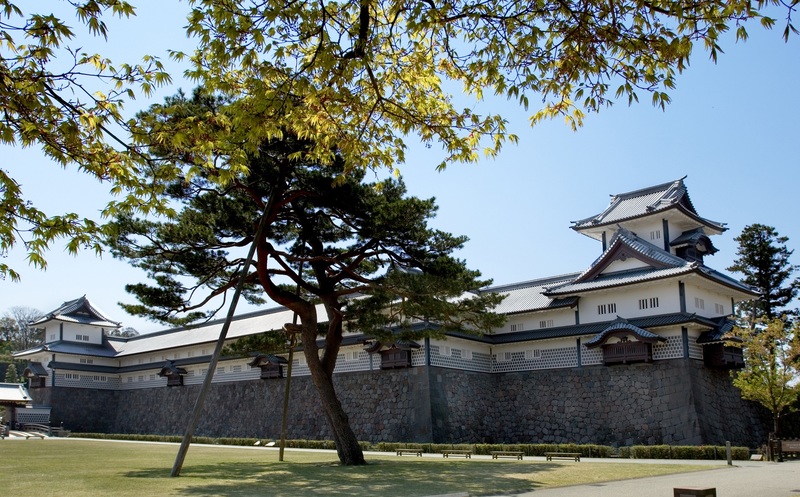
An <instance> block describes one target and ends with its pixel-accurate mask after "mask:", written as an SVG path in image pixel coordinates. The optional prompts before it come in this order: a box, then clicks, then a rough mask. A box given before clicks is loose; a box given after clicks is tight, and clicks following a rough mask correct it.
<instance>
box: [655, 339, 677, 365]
mask: <svg viewBox="0 0 800 497" xmlns="http://www.w3.org/2000/svg"><path fill="white" fill-rule="evenodd" d="M665 338H666V339H667V341H666V342H659V343H654V344H653V360H654V361H658V360H661V359H680V358H681V357H683V339H682V338H681V337H680V336H669V337H665Z"/></svg>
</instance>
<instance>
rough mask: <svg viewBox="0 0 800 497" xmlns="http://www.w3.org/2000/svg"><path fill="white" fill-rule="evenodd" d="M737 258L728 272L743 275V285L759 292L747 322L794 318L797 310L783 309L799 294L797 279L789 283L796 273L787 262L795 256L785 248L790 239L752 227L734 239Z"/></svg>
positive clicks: (750, 308) (757, 226) (769, 230)
mask: <svg viewBox="0 0 800 497" xmlns="http://www.w3.org/2000/svg"><path fill="white" fill-rule="evenodd" d="M734 240H736V241H737V242H738V243H739V248H738V250H737V252H736V253H737V255H738V256H739V257H738V258H737V259H736V260H735V261H734V263H733V265H732V266H730V267H729V268H728V271H733V272H737V273H741V274H743V275H744V277H743V278H742V282H744V283H746V284H748V285H752V286H754V287H756V288H758V290H759V291H760V292H761V298H760V299H759V301H758V302H755V303H754V305H752V306H745V307H746V309H748V310H749V314H750V315H749V316H747V318H748V320H749V321H750V322H751V323H753V322H755V320H757V319H760V318H762V317H763V318H766V320H768V321H771V320H773V319H776V318H779V317H781V315H783V314H786V315H796V314H797V310H796V309H786V306H788V305H789V304H790V303H791V302H792V300H794V299H795V297H797V294H798V291H799V290H800V279H798V278H795V279H792V278H791V276H792V273H793V272H794V271H795V270H797V268H798V266H795V265H793V264H791V263H790V262H789V257H790V256H791V255H792V253H793V252H794V251H793V250H789V249H788V248H787V247H786V242H788V241H789V239H788V238H787V237H785V236H780V235H779V234H778V232H777V231H776V230H775V228H773V227H771V226H765V225H763V224H752V225H749V226H746V227H745V228H744V230H742V234H741V235H739V236H738V237H736V238H735V239H734Z"/></svg>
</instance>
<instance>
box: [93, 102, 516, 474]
mask: <svg viewBox="0 0 800 497" xmlns="http://www.w3.org/2000/svg"><path fill="white" fill-rule="evenodd" d="M168 103H169V105H168V106H166V107H165V108H161V107H155V108H154V109H153V113H155V114H158V113H159V112H161V111H162V110H166V111H167V113H166V114H164V115H162V117H163V120H159V119H160V118H157V119H155V120H154V121H152V122H153V123H154V124H153V125H154V126H157V125H158V124H159V123H160V124H161V125H162V126H163V127H164V128H165V129H164V130H162V131H164V132H166V130H167V129H168V128H169V127H170V126H172V125H174V124H175V123H176V122H177V124H178V125H180V123H182V122H184V120H183V119H177V120H176V121H173V120H171V117H172V116H174V115H175V112H178V111H179V110H180V109H181V108H182V109H183V110H182V112H184V113H186V114H187V115H188V114H192V113H193V114H195V115H202V116H204V117H203V120H204V121H206V122H209V121H219V120H222V119H223V118H224V114H225V112H227V111H228V110H229V107H228V105H227V104H225V105H221V104H220V102H219V101H218V100H216V99H213V98H207V97H203V95H202V94H200V93H196V94H195V97H194V98H193V99H192V100H191V101H188V100H185V99H184V97H182V96H181V95H179V96H177V97H175V98H173V99H170V101H169V102H168ZM315 147H316V145H315V144H313V143H311V142H308V141H305V140H301V139H298V138H296V137H294V136H292V135H291V134H289V133H286V134H285V135H284V137H283V139H280V140H278V139H275V140H272V141H269V142H264V143H262V146H261V147H260V149H259V150H258V154H257V155H251V156H250V160H249V163H248V165H249V167H248V173H247V174H240V175H237V176H235V177H232V178H231V179H230V182H229V184H228V186H227V187H225V188H221V187H219V186H218V184H217V183H215V182H214V181H213V179H212V178H210V177H209V176H213V175H214V174H228V172H227V171H229V170H228V169H227V164H226V161H228V160H229V159H230V157H229V156H226V155H224V154H223V155H221V156H219V157H217V163H219V164H220V166H219V170H218V171H216V170H209V169H207V170H205V172H202V173H198V174H187V175H186V176H185V178H184V179H183V180H181V181H178V182H174V183H172V184H170V185H169V187H168V189H167V191H168V192H169V193H170V195H171V200H172V202H173V203H174V204H175V205H180V207H181V209H180V211H179V212H178V214H177V216H176V217H175V218H174V219H170V220H167V221H164V222H157V221H154V220H148V219H135V218H132V217H129V216H123V217H120V218H119V219H118V220H117V221H116V222H115V223H114V224H113V225H112V226H111V229H110V230H109V234H110V236H109V240H108V243H109V245H110V247H111V250H112V253H113V254H114V255H115V256H116V257H120V258H124V259H127V260H129V261H131V263H132V264H133V265H135V266H137V267H140V268H143V269H145V270H146V271H147V272H148V274H149V275H150V277H151V278H153V280H154V282H155V284H154V285H148V284H135V285H128V286H126V290H127V291H129V292H131V293H132V294H134V295H135V296H136V298H137V299H138V300H139V302H140V304H136V305H123V307H124V308H125V309H126V310H127V311H128V312H131V313H134V314H139V315H143V316H148V317H151V318H156V319H159V320H162V321H168V322H173V323H184V322H187V321H190V320H196V319H199V318H204V317H208V316H209V315H210V314H211V313H213V312H214V310H213V309H212V310H211V311H209V310H204V307H206V306H207V305H208V304H209V303H210V302H211V301H212V299H213V298H214V297H216V296H222V297H224V296H225V295H226V294H227V293H228V292H229V291H232V290H233V288H234V286H235V285H236V282H237V277H238V276H239V275H240V274H241V272H242V271H246V272H247V276H246V281H247V285H246V287H245V289H244V292H243V294H242V295H243V297H244V298H245V299H247V300H249V301H251V302H263V299H264V295H265V294H266V296H267V297H269V298H270V299H271V300H273V301H275V302H277V303H278V304H280V305H283V306H285V307H287V308H288V309H291V310H292V311H294V312H295V313H296V314H297V316H298V319H299V322H300V325H301V327H302V332H301V344H302V348H303V352H304V355H305V358H306V362H307V364H308V367H309V370H310V373H311V377H312V380H313V382H314V385H315V387H316V389H317V391H318V393H319V396H320V399H321V405H322V408H323V411H324V413H325V416H326V418H327V421H328V424H329V426H330V428H331V432H332V434H333V438H334V441H335V443H336V449H337V452H338V455H339V459H340V461H341V462H342V463H343V464H361V463H363V462H364V457H363V453H362V451H361V448H360V447H359V445H358V441H357V439H356V437H355V435H354V433H353V431H352V429H351V427H350V424H349V421H348V417H347V414H346V413H345V411H344V409H343V408H342V405H341V403H340V402H339V400H338V398H337V396H336V392H335V389H334V385H333V381H332V375H333V371H334V368H335V366H336V360H337V355H338V352H339V349H340V346H341V343H342V339H343V331H344V329H345V327H347V328H348V329H350V330H353V331H361V332H365V333H368V334H369V335H371V336H373V337H376V338H379V339H380V338H383V339H384V340H387V341H392V340H396V339H399V338H412V337H420V336H423V335H435V336H441V335H443V334H444V333H445V332H447V331H456V330H458V331H466V332H473V333H477V332H488V331H490V330H492V329H493V328H495V327H496V326H499V325H500V324H502V322H503V320H504V318H503V317H502V316H499V315H496V314H494V313H492V312H489V309H491V308H493V307H494V306H495V305H496V304H497V303H498V302H499V301H500V300H501V297H500V296H499V295H495V294H476V293H468V292H470V291H472V290H475V289H477V288H480V287H482V286H485V285H486V284H488V283H489V282H488V281H482V280H480V279H479V277H480V273H478V272H477V271H471V270H469V269H467V267H466V264H465V263H464V261H461V260H458V259H455V258H453V257H452V255H451V254H452V252H453V251H455V250H457V249H459V248H460V247H461V246H462V245H463V243H464V242H465V241H466V239H465V238H463V237H456V236H452V235H450V234H448V233H445V232H442V231H438V230H433V229H430V228H429V227H428V226H427V223H428V220H429V219H430V218H431V217H432V216H433V215H434V213H435V212H436V207H435V204H434V201H433V200H432V199H428V200H421V199H417V198H414V197H407V196H406V190H405V187H404V185H403V183H402V181H399V180H392V179H389V180H385V181H379V182H377V183H367V182H364V181H363V180H364V172H363V171H360V170H352V171H350V173H349V174H344V173H345V171H347V170H348V169H349V168H348V166H347V163H346V158H345V157H343V156H342V155H341V154H339V153H338V152H337V151H335V150H333V151H332V152H331V153H332V154H333V161H332V162H331V163H330V164H328V165H323V164H320V163H317V162H314V161H311V160H309V159H308V157H310V156H313V154H311V153H310V151H311V150H312V149H314V148H315ZM226 150H227V149H226ZM161 152H162V154H163V155H164V156H165V157H166V159H165V160H166V161H177V162H175V163H174V167H185V168H186V170H187V172H196V170H194V169H192V162H190V161H189V160H188V159H189V158H190V157H191V154H190V153H187V152H185V151H183V150H180V149H174V150H170V149H169V148H167V147H163V148H162V149H161ZM181 159H187V160H186V161H185V162H181ZM262 215H263V216H266V220H267V227H266V230H265V232H264V235H263V236H262V237H261V238H260V239H257V240H254V236H255V232H256V225H257V224H258V223H259V219H260V218H261V217H262ZM251 243H256V244H257V252H256V253H257V260H256V261H255V262H254V263H253V265H252V266H250V267H242V266H243V263H244V261H243V259H242V257H241V254H240V252H241V250H242V248H243V247H247V246H249V245H250V244H251ZM386 310H388V311H389V312H384V311H386ZM180 313H185V316H179V314H180ZM420 322H430V323H431V326H429V327H427V328H426V329H425V330H424V331H422V332H420V331H418V330H417V327H415V326H414V325H418V324H419V323H420ZM320 336H321V337H323V338H324V345H322V348H321V350H320V347H319V346H318V344H317V339H318V338H319V337H320Z"/></svg>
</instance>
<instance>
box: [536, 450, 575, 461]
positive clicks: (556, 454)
mask: <svg viewBox="0 0 800 497" xmlns="http://www.w3.org/2000/svg"><path fill="white" fill-rule="evenodd" d="M544 456H545V457H546V458H547V460H548V461H552V460H553V458H554V457H555V458H556V459H574V460H575V462H579V461H580V460H581V453H580V452H545V453H544Z"/></svg>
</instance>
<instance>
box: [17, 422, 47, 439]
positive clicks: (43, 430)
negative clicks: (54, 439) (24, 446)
mask: <svg viewBox="0 0 800 497" xmlns="http://www.w3.org/2000/svg"><path fill="white" fill-rule="evenodd" d="M19 427H20V430H21V431H25V432H28V433H34V434H37V435H36V436H39V435H38V434H41V435H42V436H44V435H47V436H48V437H49V436H52V435H53V430H52V428H50V425H46V424H42V423H20V425H19Z"/></svg>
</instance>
